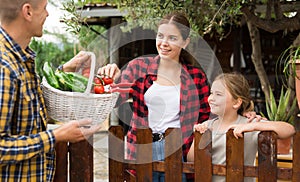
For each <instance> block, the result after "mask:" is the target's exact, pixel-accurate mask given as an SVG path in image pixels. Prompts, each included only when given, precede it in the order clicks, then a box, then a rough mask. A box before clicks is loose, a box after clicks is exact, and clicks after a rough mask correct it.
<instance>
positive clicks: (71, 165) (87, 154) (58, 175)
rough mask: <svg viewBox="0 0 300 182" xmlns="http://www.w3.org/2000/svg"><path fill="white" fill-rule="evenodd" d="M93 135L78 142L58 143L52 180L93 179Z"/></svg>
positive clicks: (83, 181) (78, 181) (86, 181)
mask: <svg viewBox="0 0 300 182" xmlns="http://www.w3.org/2000/svg"><path fill="white" fill-rule="evenodd" d="M92 142H93V137H90V138H89V139H88V140H84V141H81V142H78V143H58V144H56V146H55V150H56V170H55V176H54V182H68V181H71V182H92V181H93V180H94V171H93V170H94V159H93V150H94V149H93V146H92V145H91V144H90V143H92Z"/></svg>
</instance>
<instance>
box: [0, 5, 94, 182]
mask: <svg viewBox="0 0 300 182" xmlns="http://www.w3.org/2000/svg"><path fill="white" fill-rule="evenodd" d="M47 3H48V2H47V0H1V1H0V22H1V26H0V170H1V171H0V181H31V182H32V181H43V182H44V181H52V180H53V175H54V171H55V167H54V162H55V152H54V151H55V150H54V145H55V143H57V142H78V141H81V140H84V139H85V138H86V137H89V136H90V135H92V134H93V133H94V132H96V131H98V130H99V129H100V127H99V126H93V127H90V128H86V127H82V126H84V125H87V124H90V122H91V121H90V120H88V119H85V120H80V121H70V122H68V123H66V124H64V125H62V126H60V127H59V128H57V129H55V130H46V126H47V120H46V119H47V118H46V117H47V113H46V109H45V103H44V99H43V97H42V90H41V88H40V81H39V79H38V76H37V74H36V73H35V65H34V58H35V54H34V52H33V51H32V50H31V49H30V48H29V47H28V45H29V43H30V40H31V38H32V37H40V36H42V34H43V24H44V22H45V20H46V18H47V16H48V12H47V10H46V7H47ZM87 60H89V56H88V55H87V54H85V53H84V52H81V53H79V54H78V55H77V56H75V57H74V58H73V59H72V60H70V61H69V62H67V63H66V64H65V65H64V67H63V69H64V70H65V71H74V70H75V68H76V67H77V66H79V65H80V64H83V63H84V62H86V61H87Z"/></svg>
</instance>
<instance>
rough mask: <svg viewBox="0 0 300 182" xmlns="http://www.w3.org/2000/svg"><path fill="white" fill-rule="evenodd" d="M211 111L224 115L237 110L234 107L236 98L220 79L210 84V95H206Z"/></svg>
mask: <svg viewBox="0 0 300 182" xmlns="http://www.w3.org/2000/svg"><path fill="white" fill-rule="evenodd" d="M208 103H209V105H210V109H211V112H212V113H214V114H216V115H218V116H222V117H224V115H225V114H227V113H232V112H237V110H236V109H234V105H235V104H236V100H235V99H234V98H233V97H232V95H231V94H230V92H229V91H228V90H227V89H226V87H225V85H224V83H223V82H222V80H215V81H214V82H213V84H212V87H211V90H210V95H209V97H208Z"/></svg>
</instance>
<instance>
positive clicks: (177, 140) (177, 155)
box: [165, 128, 182, 182]
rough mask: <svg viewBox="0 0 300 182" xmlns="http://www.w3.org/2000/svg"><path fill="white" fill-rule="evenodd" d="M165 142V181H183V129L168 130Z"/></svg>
mask: <svg viewBox="0 0 300 182" xmlns="http://www.w3.org/2000/svg"><path fill="white" fill-rule="evenodd" d="M165 141H166V143H165V157H166V159H165V166H166V167H165V180H166V181H170V182H171V181H172V182H174V181H178V180H180V179H182V149H181V146H182V137H181V129H180V128H174V129H171V128H169V129H167V130H166V137H165ZM174 174H176V175H174Z"/></svg>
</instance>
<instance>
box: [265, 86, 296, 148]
mask: <svg viewBox="0 0 300 182" xmlns="http://www.w3.org/2000/svg"><path fill="white" fill-rule="evenodd" d="M296 107H297V99H296V98H293V97H291V88H287V89H285V88H284V87H282V88H281V93H280V98H279V100H278V102H277V101H276V99H275V97H274V94H273V91H272V89H271V88H270V100H267V99H266V110H267V116H265V115H264V114H263V113H261V115H262V116H263V117H265V118H268V119H269V120H270V121H285V122H288V123H290V124H292V125H294V118H295V111H296ZM290 148H291V138H288V139H284V140H281V139H278V140H277V151H278V153H280V154H288V153H289V152H290Z"/></svg>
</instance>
